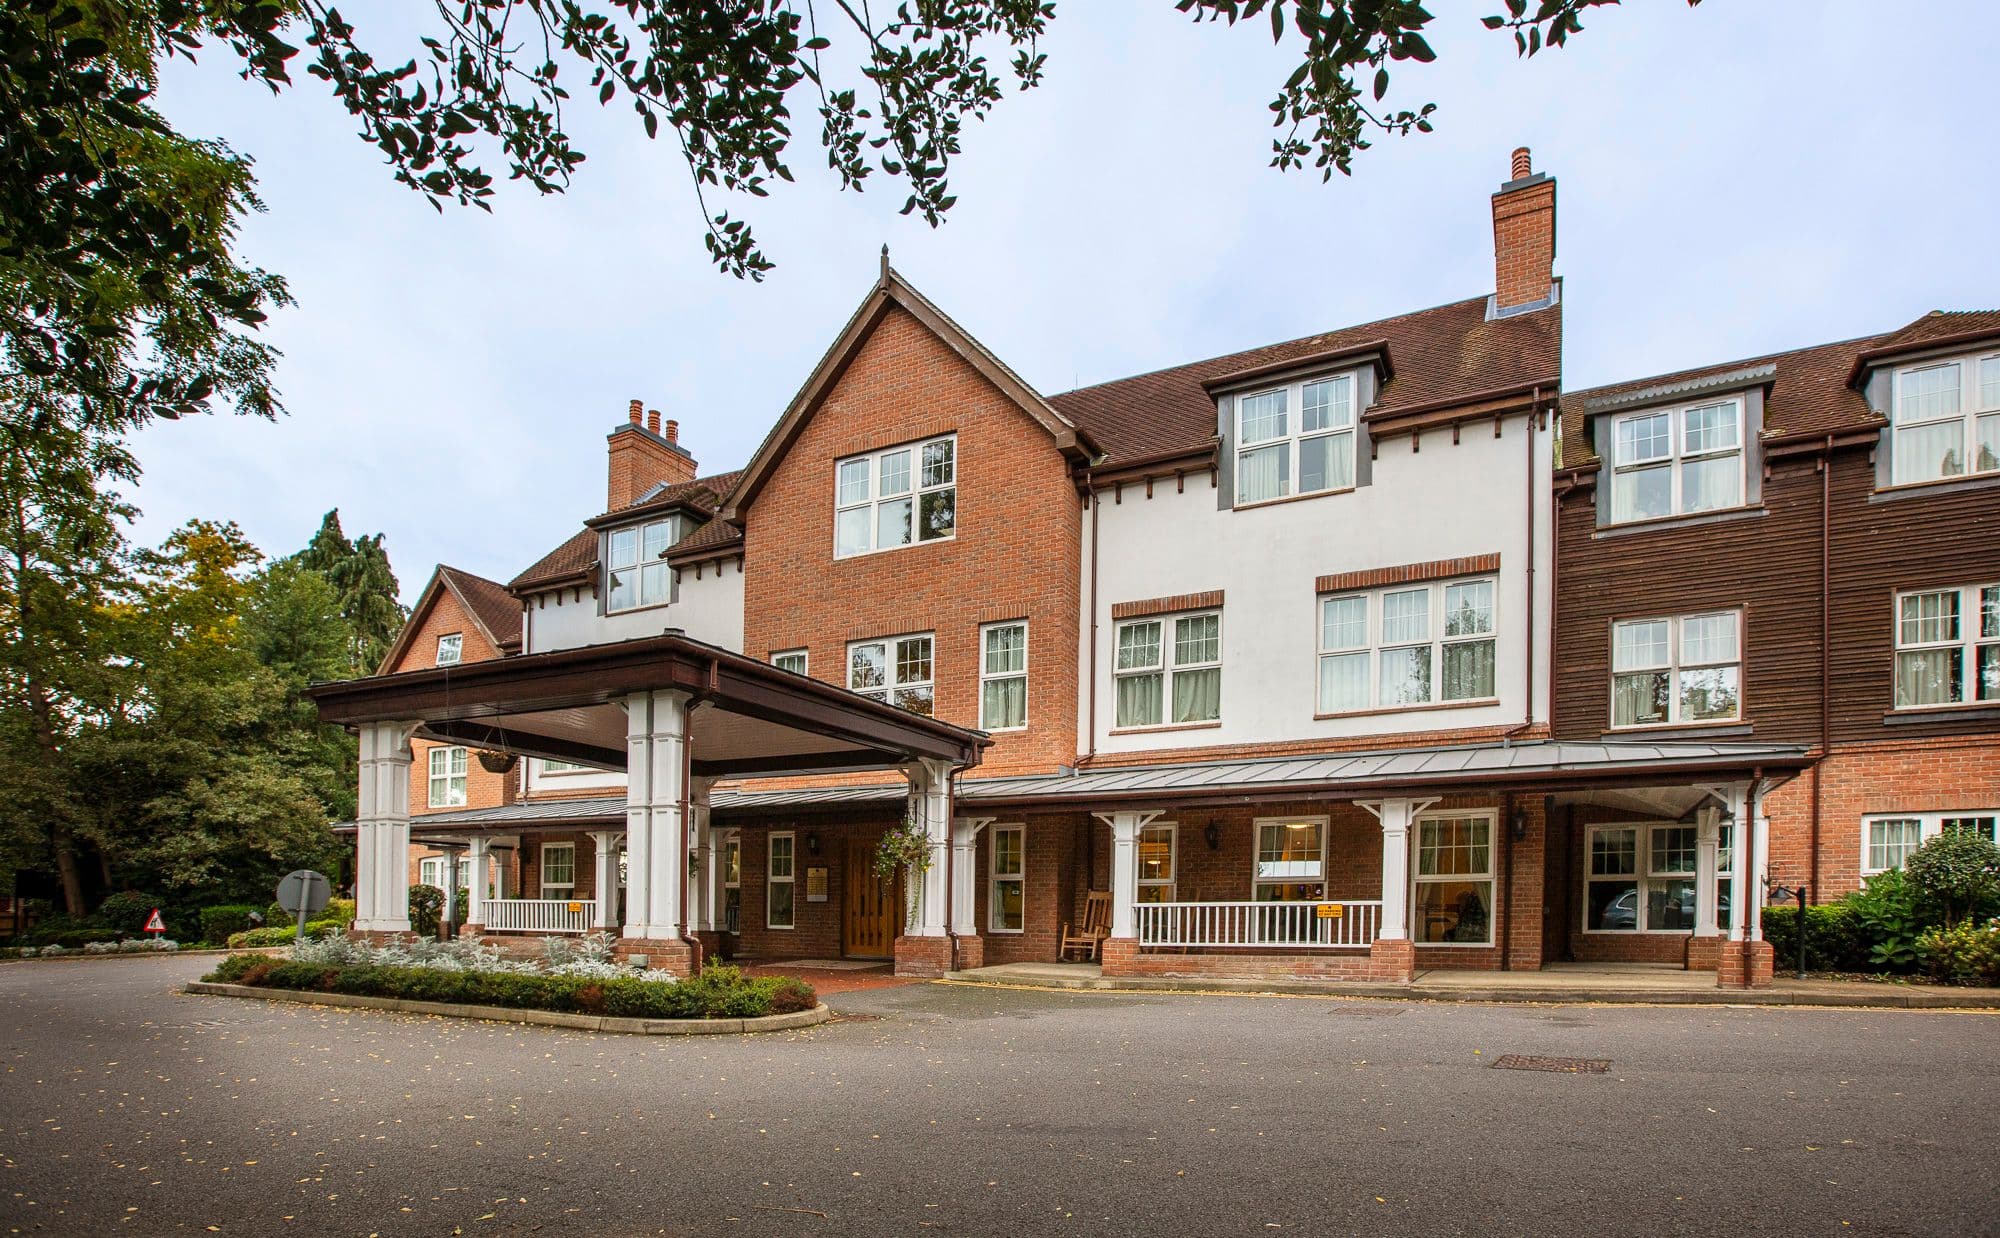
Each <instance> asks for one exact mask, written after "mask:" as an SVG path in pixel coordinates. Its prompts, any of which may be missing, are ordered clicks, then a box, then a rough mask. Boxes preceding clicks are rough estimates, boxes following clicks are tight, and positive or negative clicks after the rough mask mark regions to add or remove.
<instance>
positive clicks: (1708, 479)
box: [1611, 398, 1744, 524]
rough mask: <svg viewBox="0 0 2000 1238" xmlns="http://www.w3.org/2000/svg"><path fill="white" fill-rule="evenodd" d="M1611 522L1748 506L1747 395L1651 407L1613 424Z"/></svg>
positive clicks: (1619, 419) (1614, 419)
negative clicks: (1745, 501)
mask: <svg viewBox="0 0 2000 1238" xmlns="http://www.w3.org/2000/svg"><path fill="white" fill-rule="evenodd" d="M1611 441H1612V458H1611V520H1612V523H1614V524H1622V523H1624V522H1625V521H1628V520H1655V519H1658V518H1659V517H1662V516H1676V515H1693V514H1695V513H1697V512H1708V511H1717V510H1720V509H1722V508H1725V507H1740V506H1741V505H1742V504H1743V484H1744V469H1743V401H1742V400H1740V399H1735V398H1731V399H1727V400H1712V401H1709V402H1707V403H1703V404H1690V405H1687V406H1685V407H1682V408H1667V409H1646V410H1645V411H1643V412H1637V413H1628V414H1626V415H1625V416H1623V417H1614V418H1613V419H1612V422H1611Z"/></svg>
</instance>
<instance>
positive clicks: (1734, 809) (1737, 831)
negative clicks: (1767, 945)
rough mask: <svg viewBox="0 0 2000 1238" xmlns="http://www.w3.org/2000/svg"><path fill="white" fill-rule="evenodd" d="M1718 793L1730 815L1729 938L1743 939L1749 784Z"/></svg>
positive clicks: (1746, 902)
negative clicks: (1744, 843)
mask: <svg viewBox="0 0 2000 1238" xmlns="http://www.w3.org/2000/svg"><path fill="white" fill-rule="evenodd" d="M1715 790H1716V791H1717V792H1718V793H1720V794H1721V796H1722V801H1723V811H1724V813H1725V814H1726V815H1727V816H1728V818H1729V853H1730V859H1731V860H1732V861H1733V862H1732V863H1731V864H1730V866H1729V869H1730V873H1729V940H1731V941H1742V940H1743V926H1744V924H1746V923H1747V922H1748V919H1747V917H1748V913H1749V907H1750V888H1751V887H1750V869H1751V863H1750V861H1751V858H1752V857H1751V856H1750V854H1749V852H1748V851H1747V850H1746V849H1745V848H1744V846H1743V840H1744V838H1745V837H1747V835H1748V833H1749V825H1750V823H1749V820H1748V819H1747V816H1746V814H1745V806H1746V804H1747V803H1748V801H1749V798H1750V784H1748V783H1743V782H1739V783H1733V784H1731V785H1729V786H1726V787H1717V788H1715Z"/></svg>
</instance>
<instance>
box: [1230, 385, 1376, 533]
mask: <svg viewBox="0 0 2000 1238" xmlns="http://www.w3.org/2000/svg"><path fill="white" fill-rule="evenodd" d="M1293 409H1297V410H1298V412H1297V415H1296V416H1294V415H1293V411H1292V410H1293ZM1354 411H1355V410H1354V376H1353V375H1352V374H1341V375H1337V376H1335V377H1332V378H1319V379H1314V380H1312V381H1310V382H1304V383H1293V384H1292V385H1290V386H1288V387H1280V388H1278V389H1277V390H1275V391H1260V392H1257V393H1256V394H1254V395H1246V396H1238V397H1237V399H1236V502H1237V505H1238V506H1241V505H1243V504H1245V503H1262V502H1266V501H1268V500H1271V499H1281V498H1283V497H1285V496H1286V495H1288V494H1316V493H1320V492H1322V491H1327V490H1344V489H1346V488H1348V487H1350V486H1352V485H1353V484H1354Z"/></svg>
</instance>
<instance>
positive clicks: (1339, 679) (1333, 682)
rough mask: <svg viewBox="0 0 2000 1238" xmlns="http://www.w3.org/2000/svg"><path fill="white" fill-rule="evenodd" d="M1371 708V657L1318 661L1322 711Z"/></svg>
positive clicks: (1345, 656) (1336, 656)
mask: <svg viewBox="0 0 2000 1238" xmlns="http://www.w3.org/2000/svg"><path fill="white" fill-rule="evenodd" d="M1366 708H1368V655H1367V654H1365V653H1342V654H1328V655H1326V656H1325V657H1322V658H1321V659H1320V660H1319V711H1320V712H1321V713H1323V714H1331V713H1338V712H1340V711H1341V710H1345V709H1366Z"/></svg>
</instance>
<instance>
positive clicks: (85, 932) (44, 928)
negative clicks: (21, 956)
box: [14, 917, 131, 950]
mask: <svg viewBox="0 0 2000 1238" xmlns="http://www.w3.org/2000/svg"><path fill="white" fill-rule="evenodd" d="M50 918H51V919H54V917H50ZM129 936H131V934H129V933H127V932H125V931H124V930H123V929H115V928H85V927H80V926H78V925H76V924H74V923H70V922H63V923H58V924H55V925H50V924H47V923H43V924H37V925H36V926H35V927H34V928H31V929H29V930H28V931H27V932H25V933H23V934H21V936H20V938H19V939H17V940H16V941H15V943H14V944H15V945H18V946H61V947H62V948H63V949H65V950H75V949H77V948H78V947H81V946H87V945H89V944H90V943H91V942H93V941H120V940H122V939H124V938H126V937H129Z"/></svg>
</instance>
